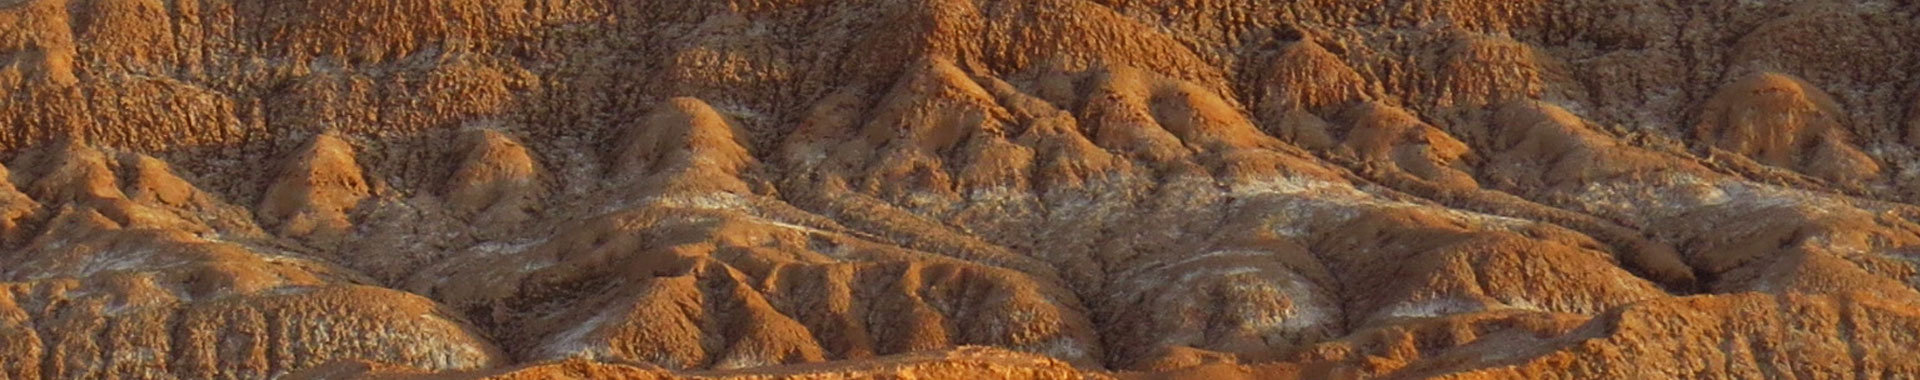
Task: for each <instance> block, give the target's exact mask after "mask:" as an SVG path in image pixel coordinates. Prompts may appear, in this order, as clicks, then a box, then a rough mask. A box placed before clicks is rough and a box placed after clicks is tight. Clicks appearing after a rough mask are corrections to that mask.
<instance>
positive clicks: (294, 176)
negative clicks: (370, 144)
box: [259, 133, 371, 236]
mask: <svg viewBox="0 0 1920 380" xmlns="http://www.w3.org/2000/svg"><path fill="white" fill-rule="evenodd" d="M279 173H280V174H279V177H278V178H276V179H274V180H273V185H272V186H271V187H269V188H268V189H267V193H266V196H265V197H263V198H262V199H261V201H260V209H259V215H260V218H261V221H262V222H265V223H267V224H275V225H279V226H280V231H281V233H283V234H287V235H291V236H308V235H313V234H315V233H339V232H343V231H345V230H346V229H347V227H348V226H350V222H349V221H348V219H347V213H348V212H349V211H351V210H353V209H354V208H355V207H356V206H358V205H359V203H360V201H361V200H364V199H366V198H368V197H370V196H371V190H370V188H369V186H368V185H367V181H366V177H365V175H364V174H363V172H362V169H361V167H360V164H359V162H358V161H357V160H356V159H355V157H354V149H353V145H352V144H349V143H347V141H346V140H345V139H342V138H341V137H340V136H337V135H335V134H333V133H322V134H319V135H316V136H314V137H313V139H312V140H311V141H308V142H307V144H306V145H305V146H302V147H301V148H300V149H299V150H298V151H296V152H295V153H294V154H293V155H292V156H291V157H288V159H287V160H286V161H285V162H283V163H281V169H280V171H279Z"/></svg>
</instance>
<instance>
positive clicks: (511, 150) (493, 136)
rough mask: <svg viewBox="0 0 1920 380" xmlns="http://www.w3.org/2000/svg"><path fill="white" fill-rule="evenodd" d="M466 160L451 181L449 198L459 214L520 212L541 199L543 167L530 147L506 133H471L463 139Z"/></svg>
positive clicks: (489, 131)
mask: <svg viewBox="0 0 1920 380" xmlns="http://www.w3.org/2000/svg"><path fill="white" fill-rule="evenodd" d="M460 139H461V141H462V144H463V145H465V146H466V149H467V151H466V154H465V157H464V158H462V159H461V161H460V164H459V166H458V167H457V168H455V169H454V172H453V175H452V177H451V178H448V180H447V188H446V192H445V196H446V199H447V202H448V203H449V204H450V205H451V206H452V208H454V209H455V210H457V211H460V212H463V213H476V212H481V211H485V210H487V209H491V208H495V207H496V206H507V207H504V208H503V209H513V210H508V211H517V210H518V209H519V208H520V206H524V205H525V203H526V202H527V201H530V200H531V199H533V198H537V197H539V196H540V195H541V194H539V193H540V189H541V186H540V183H539V177H540V166H539V165H538V164H536V163H535V162H534V159H533V155H532V154H531V153H529V152H528V150H527V147H526V146H524V145H521V144H520V143H519V142H518V141H515V140H514V139H513V137H511V136H507V134H505V133H501V132H500V131H496V130H491V129H477V130H471V131H467V132H466V133H464V134H463V135H462V136H461V137H460Z"/></svg>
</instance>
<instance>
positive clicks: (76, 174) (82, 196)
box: [13, 140, 126, 203]
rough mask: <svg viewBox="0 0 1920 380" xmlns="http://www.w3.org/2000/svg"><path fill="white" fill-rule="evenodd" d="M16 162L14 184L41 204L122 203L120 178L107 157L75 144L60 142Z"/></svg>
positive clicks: (93, 149) (96, 150) (103, 153)
mask: <svg viewBox="0 0 1920 380" xmlns="http://www.w3.org/2000/svg"><path fill="white" fill-rule="evenodd" d="M15 162H16V166H15V167H16V168H18V169H19V171H17V172H15V173H13V174H14V177H15V180H16V182H18V183H23V184H26V189H25V190H26V192H27V193H28V194H30V195H32V196H33V197H34V198H35V199H38V200H40V201H41V202H44V203H72V202H82V201H89V200H97V199H125V198H126V194H125V193H123V192H121V191H120V186H119V182H120V180H119V177H118V176H117V175H116V174H114V170H113V166H112V165H113V162H111V161H109V160H108V159H107V154H106V153H105V152H102V151H101V150H100V149H98V148H94V147H93V146H90V145H86V144H82V143H80V142H77V141H74V140H61V141H59V142H55V143H54V144H52V145H49V146H46V147H44V148H41V149H36V150H32V151H29V152H28V153H27V154H25V155H23V156H21V157H20V158H19V159H18V160H16V161H15Z"/></svg>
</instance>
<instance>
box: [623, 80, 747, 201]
mask: <svg viewBox="0 0 1920 380" xmlns="http://www.w3.org/2000/svg"><path fill="white" fill-rule="evenodd" d="M747 138H748V135H747V133H746V132H745V130H744V129H742V128H740V125H739V124H738V123H736V122H735V121H734V120H733V118H731V117H729V116H728V115H726V114H725V113H723V112H722V111H720V110H719V109H716V108H714V107H713V106H712V105H709V104H707V102H706V101H702V100H700V99H697V98H687V97H681V98H673V99H669V100H667V102H665V103H663V104H661V105H659V106H658V107H656V108H655V109H654V110H653V112H651V113H649V114H648V115H647V116H646V117H645V118H643V119H642V120H641V121H640V122H639V123H636V124H634V125H632V126H631V127H629V128H628V129H627V131H626V133H625V136H624V138H623V139H622V143H621V145H620V146H621V150H620V151H619V153H618V154H619V156H618V157H619V158H618V161H616V164H617V166H616V167H617V169H616V170H619V171H620V172H621V173H624V174H625V175H629V176H634V177H640V176H650V177H653V178H655V179H656V180H659V181H665V183H663V185H664V186H668V187H675V188H678V187H682V186H694V187H698V188H707V187H715V186H717V187H720V188H722V189H725V190H727V191H734V192H739V193H746V192H748V189H747V186H746V184H745V183H744V182H742V181H741V180H740V179H739V175H740V173H741V172H742V171H744V170H746V169H747V168H748V167H750V166H752V165H754V163H755V162H756V161H755V159H754V157H753V155H752V153H751V152H750V151H749V150H748V149H747V146H748V144H747V143H746V142H745V141H744V140H745V139H747Z"/></svg>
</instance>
